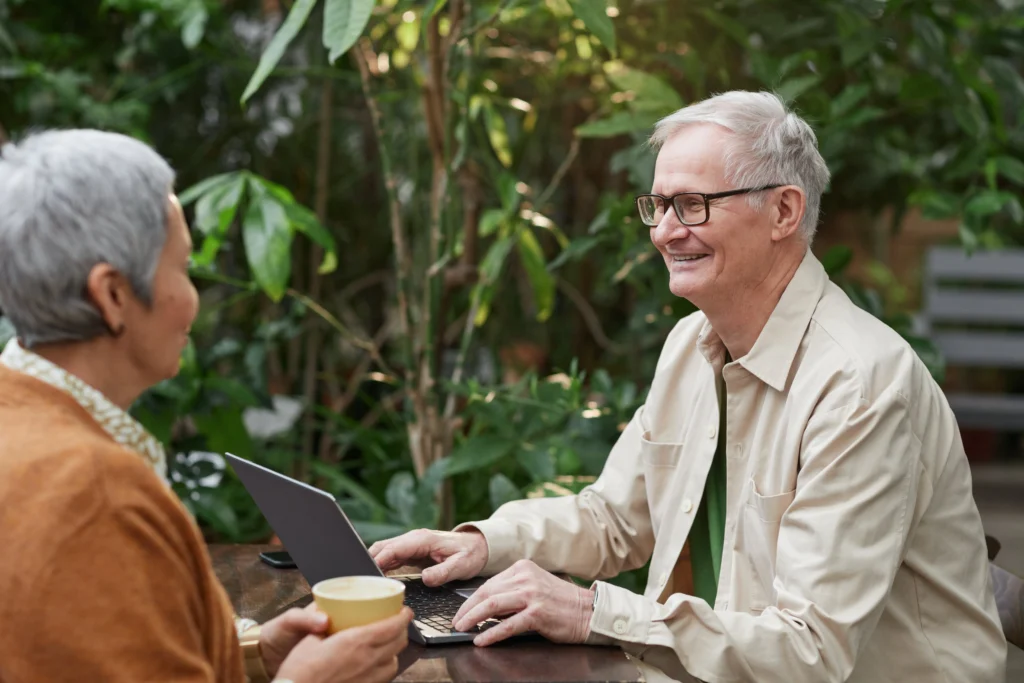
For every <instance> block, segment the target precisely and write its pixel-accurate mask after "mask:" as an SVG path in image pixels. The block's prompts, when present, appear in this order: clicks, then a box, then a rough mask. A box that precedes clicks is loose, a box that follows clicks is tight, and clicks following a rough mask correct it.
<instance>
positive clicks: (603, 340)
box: [558, 278, 634, 355]
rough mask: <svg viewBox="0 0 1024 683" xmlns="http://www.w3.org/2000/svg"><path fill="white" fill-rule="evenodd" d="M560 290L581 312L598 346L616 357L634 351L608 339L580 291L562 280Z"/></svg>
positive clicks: (559, 283)
mask: <svg viewBox="0 0 1024 683" xmlns="http://www.w3.org/2000/svg"><path fill="white" fill-rule="evenodd" d="M558 288H559V289H560V290H562V292H563V293H564V294H565V295H566V296H567V297H569V301H571V302H572V303H573V304H574V305H575V306H576V308H577V310H579V312H580V315H581V316H583V322H584V323H586V325H587V329H588V330H590V334H591V335H592V336H593V337H594V341H595V342H597V345H598V346H600V347H601V348H602V349H604V350H605V351H608V352H609V353H614V354H615V355H624V354H627V353H630V352H631V351H633V350H634V349H632V347H630V346H628V345H624V344H618V343H616V342H613V341H612V340H611V339H609V338H608V335H606V334H605V333H604V330H603V329H602V328H601V321H600V320H599V319H598V317H597V313H596V312H595V311H594V308H593V307H592V306H591V305H590V302H589V301H587V299H586V297H584V296H583V295H582V294H580V291H579V290H578V289H576V288H575V287H573V286H572V285H571V284H569V283H568V282H566V281H565V280H563V279H562V278H558Z"/></svg>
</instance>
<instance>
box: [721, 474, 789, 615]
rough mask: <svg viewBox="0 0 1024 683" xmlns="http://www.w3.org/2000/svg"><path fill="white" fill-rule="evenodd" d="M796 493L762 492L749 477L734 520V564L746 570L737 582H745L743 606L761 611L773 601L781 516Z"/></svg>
mask: <svg viewBox="0 0 1024 683" xmlns="http://www.w3.org/2000/svg"><path fill="white" fill-rule="evenodd" d="M795 497H796V490H795V489H794V490H792V491H787V492H784V493H779V494H774V495H762V494H761V493H759V492H758V490H757V487H756V486H755V485H754V481H753V480H750V482H749V484H748V491H747V496H746V503H745V504H744V505H743V506H742V507H741V509H740V511H739V515H738V519H737V524H736V539H735V544H734V550H735V553H736V554H735V558H736V563H737V565H736V566H737V567H742V568H743V571H744V572H745V573H747V574H748V576H746V577H741V578H740V580H739V581H738V584H739V585H741V586H744V588H745V590H744V591H743V592H745V593H747V595H744V596H742V597H743V598H744V599H741V600H740V601H735V600H734V604H736V606H737V607H739V606H740V605H739V604H738V603H745V604H743V607H744V608H746V609H749V611H752V612H760V611H761V610H763V609H764V608H765V607H767V606H768V605H771V604H774V603H775V598H776V595H775V589H774V587H773V584H774V582H775V559H776V556H777V554H778V544H779V528H780V526H781V525H782V517H783V515H784V514H785V512H786V510H788V509H789V506H790V505H791V504H792V503H793V499H794V498H795ZM737 597H739V596H737Z"/></svg>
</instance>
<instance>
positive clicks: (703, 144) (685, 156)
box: [652, 124, 732, 195]
mask: <svg viewBox="0 0 1024 683" xmlns="http://www.w3.org/2000/svg"><path fill="white" fill-rule="evenodd" d="M731 135H732V134H731V133H730V132H729V131H728V130H726V129H725V128H722V127H721V126H716V125H713V124H694V125H691V126H686V127H684V128H683V129H681V130H680V131H679V132H677V133H676V134H675V135H673V136H672V137H670V138H669V139H668V140H667V141H666V142H665V144H664V146H662V148H661V151H659V152H658V159H657V161H656V162H655V165H654V189H653V190H652V191H653V192H655V193H656V194H664V195H668V194H670V193H671V194H675V193H677V192H717V191H720V190H722V189H725V188H724V180H725V156H726V152H727V151H728V142H729V137H730V136H731Z"/></svg>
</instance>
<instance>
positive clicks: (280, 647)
mask: <svg viewBox="0 0 1024 683" xmlns="http://www.w3.org/2000/svg"><path fill="white" fill-rule="evenodd" d="M329 621H330V620H329V619H328V618H327V615H326V614H324V613H323V612H320V611H318V610H317V609H316V603H310V605H309V607H307V608H306V609H299V608H297V607H295V608H292V609H290V610H288V611H287V612H285V613H284V614H281V615H279V616H277V617H274V618H273V619H271V620H270V621H268V622H267V623H265V624H263V626H261V627H260V654H261V655H262V656H263V667H264V668H265V669H266V670H267V673H268V674H270V677H271V678H273V677H274V676H276V675H277V670H278V669H279V668H281V662H283V661H284V659H285V657H287V656H288V653H289V652H291V651H292V649H293V648H294V647H295V646H296V645H298V644H299V641H301V640H302V639H303V638H305V637H306V636H308V635H323V634H324V633H327V624H328V622H329Z"/></svg>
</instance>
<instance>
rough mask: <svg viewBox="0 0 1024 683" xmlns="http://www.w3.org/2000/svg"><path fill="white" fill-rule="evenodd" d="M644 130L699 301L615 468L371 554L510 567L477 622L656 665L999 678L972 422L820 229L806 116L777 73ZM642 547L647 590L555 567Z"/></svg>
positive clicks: (437, 579)
mask: <svg viewBox="0 0 1024 683" xmlns="http://www.w3.org/2000/svg"><path fill="white" fill-rule="evenodd" d="M652 142H653V143H655V145H657V146H660V153H659V154H658V159H657V165H656V168H655V179H654V188H653V193H652V194H647V195H641V196H640V197H638V198H637V208H638V210H639V214H640V218H641V220H642V221H643V223H644V224H645V225H647V226H648V227H649V228H650V234H651V241H652V242H653V243H654V246H655V247H656V248H657V249H658V251H659V252H660V253H661V255H662V256H663V257H664V259H665V265H666V267H667V268H668V271H669V286H670V288H671V290H672V292H673V293H674V294H676V295H677V296H681V297H685V298H687V299H689V300H690V301H691V302H693V303H694V304H695V305H696V306H697V307H698V308H699V309H700V312H699V313H695V314H693V315H691V316H689V317H687V318H685V319H684V320H681V321H680V322H679V324H678V325H676V327H675V329H674V330H673V331H672V333H671V334H670V335H669V337H668V339H667V341H666V342H665V346H664V349H663V352H662V355H661V359H660V361H659V363H658V367H657V372H656V374H655V376H654V380H653V384H652V386H651V390H650V395H649V397H648V400H647V402H646V405H645V406H644V407H643V408H642V409H640V410H639V411H638V412H637V414H636V415H635V416H634V418H633V420H632V421H631V422H630V423H629V426H628V427H627V428H626V429H625V431H624V432H623V433H622V435H621V437H620V438H619V441H618V443H617V444H616V445H615V447H614V448H613V449H612V452H611V454H610V455H609V457H608V461H607V464H606V465H605V469H604V472H603V474H602V475H601V477H600V478H599V479H598V481H597V482H596V483H595V484H594V485H593V486H591V487H589V488H587V489H586V490H584V491H583V492H582V493H581V494H579V495H578V496H574V497H566V498H550V499H542V500H530V501H520V502H515V503H510V504H508V505H506V506H504V507H503V508H501V509H500V510H498V511H497V512H496V513H495V514H494V516H493V517H492V518H491V519H489V520H486V521H483V522H478V523H476V524H473V525H468V526H464V527H461V528H459V529H457V530H456V531H455V532H453V533H440V532H428V531H417V532H412V533H410V534H407V535H405V536H402V537H399V538H397V539H394V540H391V541H388V542H383V543H380V544H377V545H376V546H374V547H373V548H372V553H373V554H374V556H375V557H376V559H377V561H378V563H379V564H380V565H381V566H382V567H386V568H390V567H393V566H396V565H398V564H401V563H405V562H408V561H409V560H413V559H416V558H429V559H431V560H433V561H434V562H436V563H438V564H437V566H434V567H431V568H429V569H427V570H425V571H424V580H425V581H427V582H429V583H441V582H444V581H448V580H451V579H457V578H464V577H469V576H472V575H475V574H483V575H493V574H497V576H495V577H494V578H492V579H491V580H490V581H489V582H488V583H486V584H485V585H484V587H483V588H482V589H481V590H480V591H479V592H478V593H477V595H475V596H474V598H473V599H471V600H470V601H468V603H467V604H466V605H465V606H464V607H463V609H462V611H461V612H460V614H459V615H457V617H456V619H455V626H456V628H460V629H465V628H467V627H469V626H471V625H472V624H474V623H477V622H480V621H482V620H483V619H484V618H486V617H489V616H492V615H505V616H508V617H509V618H507V619H506V620H505V621H504V622H503V623H502V624H501V625H498V626H496V627H494V628H492V629H490V630H488V631H485V632H484V633H483V634H481V635H479V636H478V637H477V644H478V645H488V644H491V643H493V642H496V641H498V640H501V639H503V638H506V637H508V636H510V635H513V634H514V633H517V632H522V631H526V630H534V631H538V632H540V633H541V634H543V635H545V636H547V637H549V638H551V639H552V640H557V641H564V642H583V641H587V642H601V643H617V644H619V645H620V646H622V647H623V648H624V649H625V650H626V652H628V653H630V654H632V655H634V656H635V657H636V658H637V659H639V660H642V661H643V662H644V663H645V666H647V668H648V670H649V671H651V672H652V675H651V676H649V679H648V680H652V681H654V680H666V676H667V677H669V678H671V679H675V680H690V676H693V677H696V678H699V679H701V680H705V681H714V682H723V683H724V682H726V681H730V682H731V681H774V680H778V681H787V682H792V683H804V682H806V683H823V682H834V683H840V682H842V681H851V682H853V683H869V682H870V683H882V682H885V681H892V682H894V683H895V682H900V683H926V682H927V683H932V682H934V681H971V682H973V683H998V682H1001V681H1002V680H1003V677H1004V670H1005V659H1006V643H1005V641H1004V639H1003V636H1002V632H1001V630H1000V626H999V620H998V616H997V613H996V606H995V603H994V600H993V596H992V589H991V586H990V582H989V574H988V565H987V560H986V551H985V541H984V536H983V533H982V527H981V520H980V517H979V515H978V511H977V508H976V507H975V504H974V501H973V498H972V495H971V478H970V472H969V468H968V463H967V459H966V457H965V455H964V449H963V445H962V444H961V441H960V435H959V432H958V430H957V425H956V421H955V420H954V418H953V415H952V413H951V412H950V409H949V407H948V405H947V404H946V401H945V400H944V398H943V395H942V392H941V390H940V389H939V387H938V386H937V385H936V384H935V382H934V381H933V380H932V378H931V377H930V376H929V374H928V371H927V370H926V369H925V367H924V365H923V364H922V363H921V362H920V361H919V360H918V358H917V357H916V355H915V354H914V351H913V350H912V349H911V348H910V346H908V345H907V344H906V342H904V341H903V340H902V339H901V338H900V337H899V336H898V335H897V334H896V333H894V332H893V331H892V330H890V329H889V328H887V327H886V326H885V325H883V324H882V323H881V322H879V321H878V320H876V319H875V318H873V317H872V316H871V315H869V314H867V313H865V312H863V311H861V310H860V309H858V308H857V307H856V306H855V305H854V304H853V303H851V301H850V300H849V299H848V298H847V297H846V295H845V294H844V293H843V292H842V290H840V289H839V288H838V287H836V286H834V285H833V284H831V283H830V282H829V279H828V277H827V275H826V274H825V271H824V270H823V268H822V266H821V264H820V263H819V262H818V261H817V259H815V258H814V256H813V255H811V253H810V251H809V249H808V247H809V244H810V242H811V239H812V237H813V235H814V231H815V227H816V225H817V222H818V212H819V204H820V199H821V195H822V193H823V191H824V190H825V187H826V185H827V184H828V180H829V173H828V169H827V168H826V166H825V163H824V161H823V160H822V157H821V155H820V154H819V152H818V149H817V142H816V139H815V136H814V133H813V131H812V130H811V128H810V127H809V126H808V125H807V123H805V122H804V121H803V120H801V119H800V118H799V117H798V116H797V115H796V114H794V113H791V112H789V111H787V109H786V107H785V105H784V103H783V102H782V101H780V100H779V99H778V98H777V97H775V96H773V95H771V94H767V93H747V92H730V93H726V94H724V95H720V96H717V97H714V98H712V99H709V100H706V101H704V102H700V103H698V104H695V105H693V106H690V107H686V108H684V109H682V110H680V111H678V112H676V113H675V114H672V115H671V116H668V117H667V118H665V119H664V120H662V121H661V122H660V123H659V124H658V125H657V128H656V130H655V132H654V135H653V138H652ZM648 560H650V562H651V565H650V578H649V581H648V584H647V589H646V591H645V592H644V594H643V595H636V594H634V593H631V592H629V591H627V590H624V589H622V588H619V587H616V586H614V585H611V584H608V583H602V582H600V581H598V582H597V583H595V584H594V585H593V587H592V588H591V589H589V590H588V589H584V588H580V587H577V586H575V585H572V584H569V583H566V582H564V581H561V580H559V579H557V578H555V577H554V576H553V575H552V574H549V573H548V572H551V571H560V572H568V573H570V574H574V575H577V576H581V577H587V578H601V577H610V576H614V575H616V574H618V573H619V572H621V571H623V570H628V569H632V568H635V567H639V566H641V565H643V564H644V563H645V562H646V561H648ZM509 615H511V616H509ZM651 667H654V669H656V670H657V671H655V670H654V669H652V668H651Z"/></svg>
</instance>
